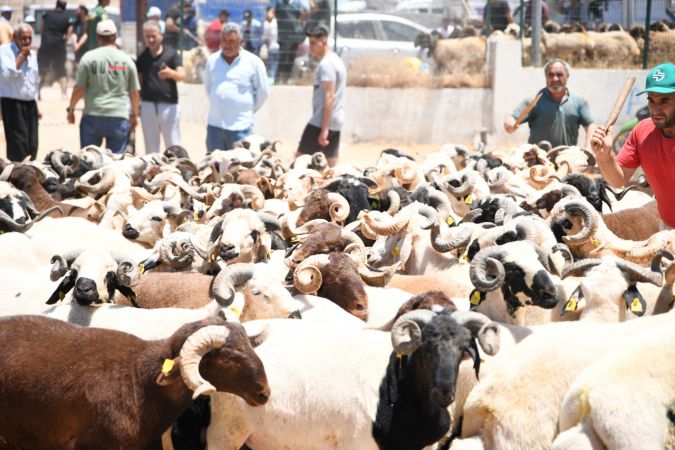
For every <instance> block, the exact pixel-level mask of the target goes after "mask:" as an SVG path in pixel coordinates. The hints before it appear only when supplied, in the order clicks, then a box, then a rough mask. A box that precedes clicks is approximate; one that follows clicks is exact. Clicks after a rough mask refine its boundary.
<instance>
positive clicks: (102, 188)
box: [75, 169, 115, 194]
mask: <svg viewBox="0 0 675 450" xmlns="http://www.w3.org/2000/svg"><path fill="white" fill-rule="evenodd" d="M99 170H101V172H100V177H101V179H100V180H99V181H98V183H95V184H89V183H87V182H85V181H82V179H83V178H84V177H85V176H87V175H88V174H89V172H87V173H86V174H85V175H83V176H81V177H80V179H79V180H77V181H75V188H76V189H79V190H81V191H84V192H87V193H92V194H102V193H104V192H108V191H109V190H110V188H112V187H113V184H115V174H114V173H113V172H112V170H106V169H99Z"/></svg>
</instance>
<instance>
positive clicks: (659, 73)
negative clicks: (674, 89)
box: [652, 69, 666, 81]
mask: <svg viewBox="0 0 675 450" xmlns="http://www.w3.org/2000/svg"><path fill="white" fill-rule="evenodd" d="M665 77H666V73H665V72H664V71H662V70H661V69H656V70H655V71H654V73H653V74H652V78H653V79H654V81H661V80H663V79H664V78H665Z"/></svg>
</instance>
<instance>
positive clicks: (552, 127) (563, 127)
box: [511, 88, 593, 147]
mask: <svg viewBox="0 0 675 450" xmlns="http://www.w3.org/2000/svg"><path fill="white" fill-rule="evenodd" d="M539 92H541V93H542V94H543V95H542V96H541V99H539V102H537V105H536V106H535V107H534V108H533V109H532V111H530V112H529V114H528V115H527V116H525V119H524V120H523V123H525V122H527V123H528V124H529V125H530V138H529V139H528V141H527V142H529V143H530V144H536V143H538V142H540V141H544V140H545V141H549V142H550V143H551V145H552V146H553V147H557V146H559V145H577V139H578V138H579V125H581V126H582V127H586V126H588V125H590V124H591V123H593V116H592V115H591V110H590V108H589V107H588V102H587V101H586V100H584V99H583V98H581V97H579V96H577V95H575V94H573V93H572V92H570V91H569V89H568V90H567V96H566V97H564V98H563V99H562V101H561V102H560V103H558V102H556V101H555V100H553V99H552V98H551V96H550V95H549V93H548V90H547V89H546V88H544V89H542V90H541V91H539ZM532 100H534V97H530V98H526V99H525V100H523V102H522V103H521V104H520V105H518V107H517V108H516V110H515V111H513V113H512V114H511V115H512V116H513V118H514V119H516V118H518V116H519V115H520V113H521V112H522V111H523V110H524V109H525V108H526V107H527V105H529V104H530V102H531V101H532Z"/></svg>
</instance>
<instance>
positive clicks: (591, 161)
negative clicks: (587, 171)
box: [580, 148, 596, 167]
mask: <svg viewBox="0 0 675 450" xmlns="http://www.w3.org/2000/svg"><path fill="white" fill-rule="evenodd" d="M580 150H581V151H582V152H583V153H584V154H585V155H586V160H587V161H588V167H593V166H595V163H596V161H595V155H594V154H593V153H592V152H589V151H588V150H586V149H585V148H580Z"/></svg>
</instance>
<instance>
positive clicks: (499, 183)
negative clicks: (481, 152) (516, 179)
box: [488, 167, 510, 189]
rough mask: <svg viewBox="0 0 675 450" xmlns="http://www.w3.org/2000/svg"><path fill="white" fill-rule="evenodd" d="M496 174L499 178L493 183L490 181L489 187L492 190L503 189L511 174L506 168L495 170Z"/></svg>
mask: <svg viewBox="0 0 675 450" xmlns="http://www.w3.org/2000/svg"><path fill="white" fill-rule="evenodd" d="M495 173H496V174H497V177H496V178H495V179H494V180H493V181H488V185H489V186H490V189H501V188H503V187H504V185H505V184H506V182H507V181H508V177H509V175H510V172H509V171H508V169H507V168H506V167H499V168H498V169H497V170H495Z"/></svg>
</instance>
